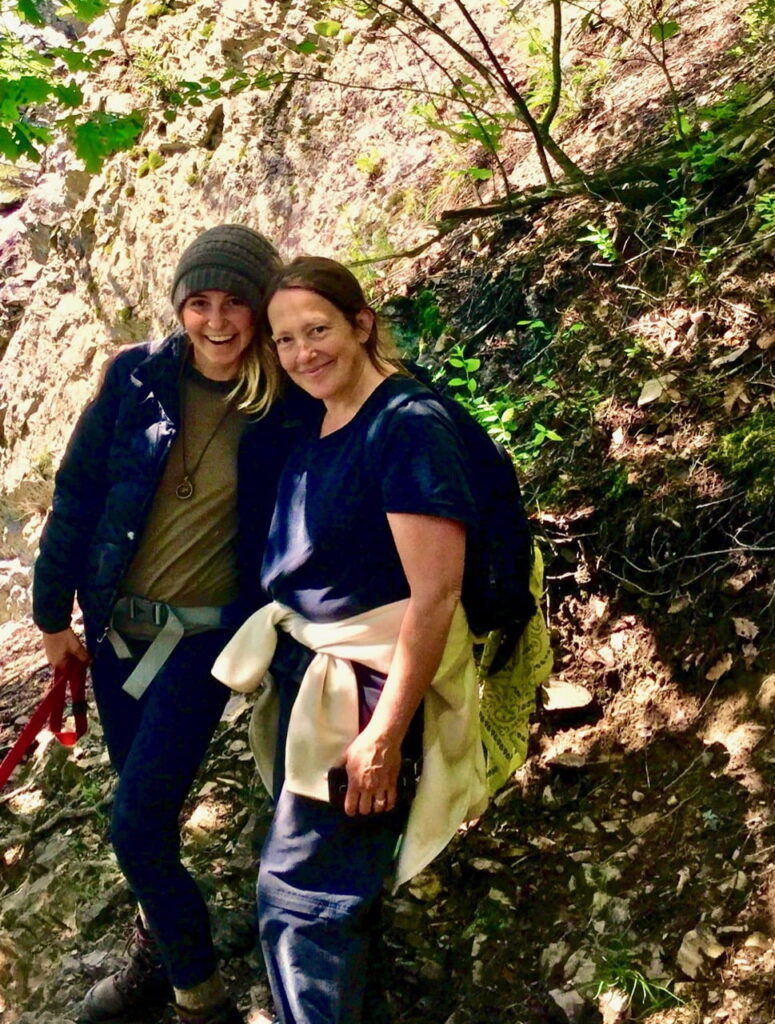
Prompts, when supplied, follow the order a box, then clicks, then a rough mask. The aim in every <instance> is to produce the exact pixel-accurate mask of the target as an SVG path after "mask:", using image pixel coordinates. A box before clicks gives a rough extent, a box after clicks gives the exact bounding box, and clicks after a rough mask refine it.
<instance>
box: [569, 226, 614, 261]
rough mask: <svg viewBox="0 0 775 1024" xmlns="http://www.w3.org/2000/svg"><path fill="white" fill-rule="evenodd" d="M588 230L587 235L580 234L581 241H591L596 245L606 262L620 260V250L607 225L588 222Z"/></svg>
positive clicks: (579, 239)
mask: <svg viewBox="0 0 775 1024" xmlns="http://www.w3.org/2000/svg"><path fill="white" fill-rule="evenodd" d="M586 231H587V233H586V235H579V237H578V241H579V242H590V243H591V244H592V245H594V247H595V248H596V249H597V251H598V252H599V253H600V255H601V256H602V257H603V259H604V260H605V261H606V263H618V262H619V252H618V250H617V248H616V246H615V245H614V240H613V238H612V237H611V232H610V230H609V229H608V228H607V227H605V226H602V227H600V226H598V225H595V224H587V226H586Z"/></svg>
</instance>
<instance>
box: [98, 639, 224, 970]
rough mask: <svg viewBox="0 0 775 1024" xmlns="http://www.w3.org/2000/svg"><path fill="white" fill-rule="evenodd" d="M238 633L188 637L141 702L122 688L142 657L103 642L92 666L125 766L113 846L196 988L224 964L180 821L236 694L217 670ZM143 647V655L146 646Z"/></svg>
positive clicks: (177, 966)
mask: <svg viewBox="0 0 775 1024" xmlns="http://www.w3.org/2000/svg"><path fill="white" fill-rule="evenodd" d="M230 636H231V633H230V632H229V631H225V630H212V631H208V632H205V633H198V634H196V635H194V636H186V637H183V639H182V640H181V641H180V643H179V644H178V645H177V647H176V648H175V650H174V651H173V653H172V655H171V656H170V658H169V659H168V660H167V662H166V664H165V665H164V666H163V667H162V669H161V671H160V672H159V674H158V675H157V676H156V678H155V679H154V680H153V681H152V682H151V684H150V685H149V687H148V689H147V690H146V691H145V693H144V694H143V696H142V697H141V698H140V700H135V699H134V698H133V697H130V696H129V695H128V694H126V693H124V691H123V690H122V689H121V686H122V684H123V683H124V681H125V680H126V679H127V677H128V676H129V674H130V672H131V671H132V669H133V668H134V666H135V665H136V664H137V662H136V661H135V660H134V659H126V660H120V659H118V658H117V657H116V655H115V653H114V651H113V649H112V648H111V646H110V644H109V643H108V641H107V640H103V641H102V643H100V644H99V646H98V648H97V652H96V655H95V658H94V662H93V664H92V681H93V686H94V696H95V698H96V701H97V708H98V711H99V715H100V719H101V721H102V727H103V730H104V734H105V742H106V744H107V747H108V752H109V754H110V759H111V762H112V764H113V767H114V768H115V769H116V771H117V772H118V785H117V787H116V792H115V796H114V800H113V813H112V818H111V841H112V843H113V849H114V850H115V852H116V857H117V859H118V863H119V866H120V867H121V870H122V872H123V873H124V876H125V877H126V879H127V881H128V883H129V885H130V887H131V889H132V892H133V893H134V896H135V898H136V899H137V901H138V902H139V904H140V905H141V907H142V908H143V911H144V913H145V916H146V919H147V921H148V924H149V926H150V929H151V931H152V933H153V934H154V936H155V937H156V939H157V941H158V944H159V948H160V950H161V954H162V958H163V960H164V963H165V966H166V968H167V973H168V975H169V978H170V981H171V982H172V984H173V985H174V986H175V987H176V988H193V986H194V985H198V984H199V983H200V982H202V981H205V980H206V979H207V978H209V977H210V976H211V975H212V974H213V972H214V971H215V969H216V966H217V962H216V957H215V951H214V949H213V943H212V938H211V935H210V921H209V916H208V913H207V907H206V905H205V902H204V900H203V898H202V895H201V893H200V892H199V889H198V888H197V886H196V883H195V882H194V880H193V878H192V877H191V875H190V874H189V873H188V871H186V869H185V868H184V867H183V865H182V864H181V861H180V828H179V823H178V818H179V815H180V811H181V808H182V806H183V802H184V801H185V799H186V797H187V795H188V792H189V790H190V789H191V785H192V783H193V781H194V777H195V775H196V773H197V770H198V768H199V766H200V764H201V763H202V760H203V759H204V756H205V753H206V752H207V747H208V745H209V743H210V740H211V739H212V736H213V733H214V731H215V727H216V725H217V724H218V721H219V720H220V717H221V714H222V712H223V708H224V706H225V704H226V701H227V699H228V697H229V690H228V689H227V688H226V687H225V686H224V685H223V684H222V683H219V682H218V681H217V680H216V679H214V678H213V677H212V676H211V675H210V668H211V667H212V664H213V662H214V661H215V658H216V657H217V655H218V654H219V653H220V651H221V649H222V648H223V645H224V644H225V643H226V641H227V640H228V639H229V637H230ZM137 646H138V654H141V653H142V651H143V650H144V649H145V648H146V647H147V645H146V644H139V645H137Z"/></svg>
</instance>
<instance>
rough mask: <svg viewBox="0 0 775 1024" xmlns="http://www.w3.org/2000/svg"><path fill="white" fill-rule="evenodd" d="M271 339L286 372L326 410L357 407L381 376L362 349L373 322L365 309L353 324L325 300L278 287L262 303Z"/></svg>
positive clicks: (305, 292)
mask: <svg viewBox="0 0 775 1024" xmlns="http://www.w3.org/2000/svg"><path fill="white" fill-rule="evenodd" d="M267 317H268V319H269V324H270V327H271V330H272V338H273V340H274V344H275V346H276V348H277V355H278V357H279V359H280V364H281V366H282V368H283V369H284V370H285V372H286V373H287V374H288V376H289V377H290V378H291V380H292V381H294V382H295V383H296V384H298V385H299V387H301V388H303V389H304V390H305V391H307V392H308V393H309V394H310V395H312V396H313V397H315V398H319V399H321V400H322V401H323V402H324V403H325V405H326V407H327V408H329V409H331V407H332V406H335V405H339V406H342V405H345V406H347V405H351V406H353V407H355V408H357V407H358V406H360V405H361V404H362V402H363V401H364V400H365V397H366V396H368V394H369V393H370V392H371V390H372V389H373V386H374V379H375V377H376V379H377V380H381V379H382V375H381V374H380V373H379V371H378V370H377V369H376V368H375V367H374V365H373V363H372V362H371V360H370V359H369V356H368V353H367V351H366V349H365V348H364V343H365V342H366V340H367V338H368V337H369V332H370V330H371V328H372V325H373V323H374V316H373V314H372V313H371V311H370V310H368V309H362V310H361V311H360V312H359V313H356V314H355V324H352V323H350V321H349V320H348V319H347V317H346V316H345V315H344V313H342V311H341V310H339V309H338V308H337V307H336V306H334V305H333V303H331V302H329V301H328V299H324V298H323V297H322V296H321V295H318V294H317V292H313V291H308V290H307V289H306V288H284V289H281V290H280V291H278V292H275V294H274V295H273V296H272V298H271V300H270V302H269V306H268V307H267Z"/></svg>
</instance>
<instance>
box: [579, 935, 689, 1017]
mask: <svg viewBox="0 0 775 1024" xmlns="http://www.w3.org/2000/svg"><path fill="white" fill-rule="evenodd" d="M595 968H596V973H595V980H594V982H593V983H592V985H591V986H590V989H591V990H592V991H591V995H592V998H593V999H599V998H600V996H601V995H602V994H603V993H604V992H606V991H608V990H610V989H618V990H619V991H621V992H624V994H625V995H626V997H627V1006H635V1007H637V1009H638V1010H639V1011H640V1012H641V1013H642V1014H645V1013H654V1012H656V1011H657V1010H660V1009H663V1008H664V1007H667V1006H680V1005H682V1003H683V1000H682V999H681V998H680V997H679V996H677V995H675V993H674V992H671V991H670V989H669V988H668V987H667V986H666V985H663V984H662V983H661V982H658V981H652V980H651V979H650V978H649V977H648V976H647V975H646V974H645V973H644V971H643V969H642V968H641V966H640V965H639V964H638V962H637V960H636V953H635V951H634V950H633V948H632V945H631V944H630V943H629V942H628V941H627V939H626V938H617V937H616V936H610V937H608V938H607V939H606V940H605V943H604V944H601V946H600V947H599V948H598V950H597V952H596V956H595Z"/></svg>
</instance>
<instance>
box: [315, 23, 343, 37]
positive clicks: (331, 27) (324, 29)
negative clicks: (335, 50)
mask: <svg viewBox="0 0 775 1024" xmlns="http://www.w3.org/2000/svg"><path fill="white" fill-rule="evenodd" d="M313 28H314V29H315V31H316V32H317V34H318V35H319V36H323V38H324V39H331V38H333V36H337V35H339V33H340V31H341V29H342V23H341V22H340V21H316V22H315V24H314V26H313Z"/></svg>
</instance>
